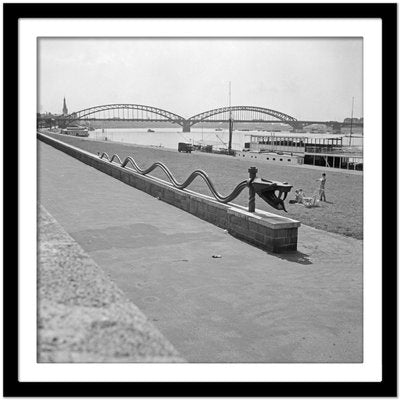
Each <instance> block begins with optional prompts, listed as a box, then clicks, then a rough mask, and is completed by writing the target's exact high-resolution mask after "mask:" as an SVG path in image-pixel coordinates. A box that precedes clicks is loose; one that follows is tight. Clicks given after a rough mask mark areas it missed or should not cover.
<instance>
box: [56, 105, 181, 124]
mask: <svg viewBox="0 0 400 400" xmlns="http://www.w3.org/2000/svg"><path fill="white" fill-rule="evenodd" d="M59 120H60V121H61V123H62V124H63V125H64V126H66V125H68V124H71V123H73V122H78V121H86V122H91V121H135V122H171V123H176V124H178V125H181V126H183V124H184V121H186V120H185V118H183V117H182V116H180V115H178V114H175V113H172V112H170V111H167V110H163V109H162V108H157V107H151V106H145V105H143V104H105V105H102V106H95V107H90V108H85V109H84V110H80V111H77V112H74V113H72V114H69V115H66V116H62V117H60V118H59Z"/></svg>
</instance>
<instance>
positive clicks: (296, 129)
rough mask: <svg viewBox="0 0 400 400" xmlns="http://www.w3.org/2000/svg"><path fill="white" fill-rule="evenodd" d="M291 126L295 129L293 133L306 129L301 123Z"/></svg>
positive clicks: (293, 123)
mask: <svg viewBox="0 0 400 400" xmlns="http://www.w3.org/2000/svg"><path fill="white" fill-rule="evenodd" d="M290 125H291V126H292V128H293V132H301V131H302V130H303V128H304V127H305V124H303V123H301V122H291V123H290Z"/></svg>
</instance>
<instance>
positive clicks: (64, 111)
mask: <svg viewBox="0 0 400 400" xmlns="http://www.w3.org/2000/svg"><path fill="white" fill-rule="evenodd" d="M62 113H63V115H68V108H67V102H66V101H65V97H64V104H63V110H62Z"/></svg>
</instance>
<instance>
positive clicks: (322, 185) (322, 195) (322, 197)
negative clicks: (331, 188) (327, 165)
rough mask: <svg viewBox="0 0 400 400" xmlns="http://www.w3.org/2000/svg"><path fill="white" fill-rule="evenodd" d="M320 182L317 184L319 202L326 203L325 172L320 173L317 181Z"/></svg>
mask: <svg viewBox="0 0 400 400" xmlns="http://www.w3.org/2000/svg"><path fill="white" fill-rule="evenodd" d="M317 181H319V182H320V184H319V200H320V201H326V197H325V182H326V174H325V172H323V173H322V177H321V178H319V179H317Z"/></svg>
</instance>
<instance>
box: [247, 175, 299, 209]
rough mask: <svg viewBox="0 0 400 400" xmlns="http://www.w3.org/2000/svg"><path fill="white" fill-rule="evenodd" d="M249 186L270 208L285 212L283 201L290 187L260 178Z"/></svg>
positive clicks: (286, 184)
mask: <svg viewBox="0 0 400 400" xmlns="http://www.w3.org/2000/svg"><path fill="white" fill-rule="evenodd" d="M249 184H250V185H252V186H253V188H254V190H255V192H256V193H257V194H258V195H259V196H260V197H261V198H262V199H263V200H264V201H265V202H267V203H268V204H269V205H270V206H271V207H274V208H275V209H277V210H283V211H286V208H285V203H284V200H285V199H286V196H287V194H288V193H289V192H290V190H291V189H292V185H289V184H288V183H286V182H277V181H268V180H267V179H262V178H255V179H254V180H253V181H252V182H250V183H249ZM286 212H287V211H286Z"/></svg>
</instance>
